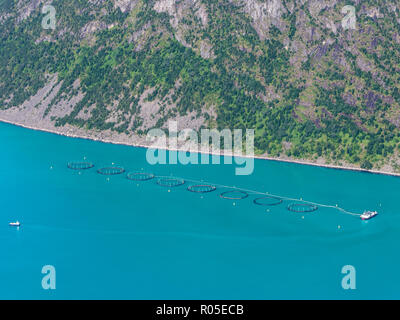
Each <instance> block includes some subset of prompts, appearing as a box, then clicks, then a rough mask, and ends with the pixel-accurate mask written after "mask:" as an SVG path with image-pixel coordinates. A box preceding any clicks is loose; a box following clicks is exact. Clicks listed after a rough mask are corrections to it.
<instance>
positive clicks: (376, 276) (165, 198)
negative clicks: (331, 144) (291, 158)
mask: <svg viewBox="0 0 400 320" xmlns="http://www.w3.org/2000/svg"><path fill="white" fill-rule="evenodd" d="M0 137H1V140H0V145H1V149H2V150H3V156H2V157H1V158H0V170H1V181H2V183H1V185H0V189H1V190H0V192H1V200H2V210H1V212H0V240H1V241H0V260H1V265H0V298H2V299H15V298H17V299H97V298H99V299H309V298H316V299H394V298H395V299H399V298H400V294H399V290H398V288H399V287H400V274H399V273H398V271H397V269H398V267H399V265H400V257H399V254H398V244H399V243H400V232H399V231H400V228H399V225H400V213H399V208H398V201H396V200H398V190H399V187H400V178H398V177H392V176H385V175H375V174H368V173H363V172H354V171H344V170H335V169H327V168H319V167H312V166H305V165H299V164H292V163H284V162H277V161H266V160H255V169H254V173H253V174H252V175H249V176H236V175H235V166H234V165H223V164H221V165H186V166H185V165H179V164H178V165H156V166H151V165H149V164H148V163H147V162H146V156H145V155H146V149H143V148H135V147H129V146H123V145H113V144H105V143H101V142H95V141H90V140H84V139H75V138H69V137H65V136H58V135H55V134H51V133H45V132H40V131H34V130H29V129H24V128H20V127H16V126H13V125H9V124H4V123H0ZM84 157H86V159H87V160H89V161H92V162H93V163H94V164H95V166H96V167H95V168H93V169H90V170H83V171H81V172H79V171H74V170H70V169H68V168H67V166H66V164H67V162H69V161H72V160H82V159H84ZM222 162H223V161H222ZM112 163H115V164H118V165H120V166H123V167H124V168H125V169H126V170H127V171H137V170H138V171H142V170H143V171H145V172H152V173H154V174H156V175H159V176H170V175H172V176H177V177H182V178H185V179H193V180H199V181H201V180H204V181H205V182H209V183H214V184H219V185H226V186H236V187H239V188H244V189H251V190H257V191H259V192H269V193H271V194H276V195H280V196H285V197H290V198H303V199H305V200H309V201H313V202H317V203H321V204H327V205H334V206H335V205H336V204H338V205H339V206H340V207H342V208H344V209H346V210H348V211H351V212H355V213H362V212H363V211H364V210H366V209H368V210H378V211H379V215H378V216H377V217H376V218H374V219H372V220H370V221H368V222H363V221H361V220H360V219H359V217H358V216H355V215H350V214H345V213H343V212H340V211H339V210H336V209H332V208H324V207H320V208H319V209H318V210H317V211H315V212H312V213H294V212H290V211H288V210H287V205H289V204H290V203H291V201H284V202H283V203H282V204H281V205H278V206H270V207H269V206H257V205H255V204H254V203H253V200H254V199H255V198H257V197H258V196H256V195H250V196H249V197H248V198H246V199H243V200H227V199H221V198H220V197H219V194H220V193H221V192H223V191H226V190H229V189H226V188H217V190H216V191H214V192H211V193H206V194H197V193H192V192H188V191H187V190H186V187H187V186H188V185H190V183H189V184H186V185H183V186H180V187H176V188H170V189H168V188H165V187H161V186H159V185H157V184H156V181H155V180H149V181H144V182H137V181H131V180H128V179H126V175H118V176H111V177H107V176H102V175H99V174H97V173H96V169H98V168H100V167H102V166H110V165H111V164H112ZM15 220H19V221H21V222H22V226H21V227H20V228H19V229H17V228H12V227H9V226H8V223H9V222H10V221H15ZM44 265H53V266H54V267H55V268H56V290H43V289H42V286H41V282H42V277H43V276H44V275H43V274H42V273H41V270H42V267H43V266H44ZM345 265H352V266H354V267H355V269H356V290H344V289H343V288H342V286H341V282H342V278H343V277H344V275H343V274H342V273H341V269H342V267H343V266H345Z"/></svg>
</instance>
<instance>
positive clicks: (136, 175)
mask: <svg viewBox="0 0 400 320" xmlns="http://www.w3.org/2000/svg"><path fill="white" fill-rule="evenodd" d="M126 177H127V178H128V179H129V180H133V181H147V180H151V179H154V174H152V173H146V172H129V173H128V174H127V175H126Z"/></svg>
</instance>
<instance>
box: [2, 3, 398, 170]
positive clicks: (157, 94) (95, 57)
mask: <svg viewBox="0 0 400 320" xmlns="http://www.w3.org/2000/svg"><path fill="white" fill-rule="evenodd" d="M45 3H47V2H45V1H43V0H18V1H11V0H3V1H2V2H0V23H1V24H2V28H1V31H0V38H1V42H2V43H1V49H0V51H1V52H0V54H1V55H2V57H3V59H2V62H1V66H0V106H1V109H2V110H3V111H4V112H8V113H9V114H10V113H11V112H19V113H20V117H23V114H24V113H23V110H24V109H23V108H27V106H28V105H30V104H29V101H35V104H36V105H38V106H40V107H38V108H34V107H35V106H33V105H32V106H31V107H32V108H33V109H32V110H41V111H40V112H41V113H40V112H39V113H40V118H41V119H43V121H47V123H48V124H49V125H56V126H60V127H62V126H66V125H68V126H71V127H76V128H79V129H80V130H88V132H90V131H92V130H97V131H98V132H102V131H106V130H108V131H112V132H117V133H118V134H120V135H126V136H130V135H132V134H136V135H141V134H144V133H145V132H146V131H147V130H148V129H150V128H151V127H154V126H159V127H163V126H165V124H166V122H167V121H168V119H180V120H181V122H182V123H183V124H182V126H192V127H193V128H196V129H198V128H201V127H202V126H204V127H220V128H223V127H230V128H255V129H256V132H257V136H256V147H257V150H258V152H259V153H267V154H269V155H273V156H280V157H282V156H284V157H295V158H307V159H314V160H315V161H317V159H322V158H323V159H325V160H326V161H331V162H336V163H340V162H346V163H354V164H357V165H362V166H364V167H370V166H376V167H382V166H390V167H391V168H392V169H393V170H395V169H396V168H397V166H398V163H397V162H398V156H397V154H398V150H399V143H400V137H399V124H400V111H399V110H400V95H399V69H400V5H399V3H398V1H395V0H388V1H383V0H368V1H360V0H354V1H350V2H349V1H347V2H344V1H340V0H265V1H260V0H179V1H178V0H148V1H144V0H90V1H87V2H82V1H77V0H72V1H68V2H66V1H61V0H54V1H53V2H52V5H53V6H54V8H55V9H56V12H57V14H56V19H57V23H56V28H55V29H54V30H46V29H43V28H42V27H41V22H42V19H43V17H44V14H43V13H41V9H42V7H43V5H44V4H45ZM349 5H351V7H350V9H349V7H348V6H349ZM346 6H347V7H346ZM345 7H346V8H345ZM352 21H354V22H355V23H354V25H351V24H350V23H351V22H352ZM32 97H34V99H33V100H32ZM40 97H41V98H40ZM49 97H51V99H50V100H49ZM44 102H45V103H44ZM21 106H23V107H21ZM29 108H30V107H29ZM29 108H28V109H29ZM10 110H11V111H10ZM35 117H38V113H37V112H36V113H35ZM318 161H319V160H318Z"/></svg>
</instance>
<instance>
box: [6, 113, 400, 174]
mask: <svg viewBox="0 0 400 320" xmlns="http://www.w3.org/2000/svg"><path fill="white" fill-rule="evenodd" d="M18 114H19V112H17V113H16V112H10V110H2V111H0V122H5V123H9V124H12V125H16V126H20V127H24V128H27V129H31V130H39V131H45V132H49V133H53V134H58V135H63V136H67V137H71V138H81V139H89V140H94V141H100V142H103V143H112V144H120V145H127V146H133V147H140V148H149V147H150V146H151V144H150V143H149V142H148V141H146V137H144V136H138V135H131V136H128V135H126V134H120V133H117V132H113V131H111V130H107V131H101V132H100V131H87V130H85V129H82V128H77V127H73V126H70V125H66V126H64V127H56V126H54V124H52V123H51V122H50V121H49V120H45V119H42V120H43V121H40V122H39V123H36V124H33V123H31V122H29V121H27V120H26V118H24V119H23V118H20V115H18ZM165 149H168V150H174V151H175V150H177V151H180V150H183V149H180V148H179V147H178V148H176V149H173V148H165ZM210 153H212V152H210ZM218 155H219V154H218ZM243 157H246V156H243ZM254 158H255V159H260V160H270V161H280V162H288V163H296V164H301V165H310V166H317V167H323V168H331V169H339V170H350V171H359V172H367V173H372V174H381V175H390V176H397V177H400V174H399V173H396V172H392V171H389V170H366V169H362V168H359V167H352V166H348V165H346V166H341V165H332V164H327V163H324V160H323V159H320V160H319V162H312V161H308V160H306V159H301V160H297V159H290V158H280V157H269V156H266V155H256V156H254Z"/></svg>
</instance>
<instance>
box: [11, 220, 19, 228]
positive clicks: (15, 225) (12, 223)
mask: <svg viewBox="0 0 400 320" xmlns="http://www.w3.org/2000/svg"><path fill="white" fill-rule="evenodd" d="M9 225H10V227H19V226H20V225H21V223H20V222H19V221H16V222H10V223H9Z"/></svg>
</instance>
